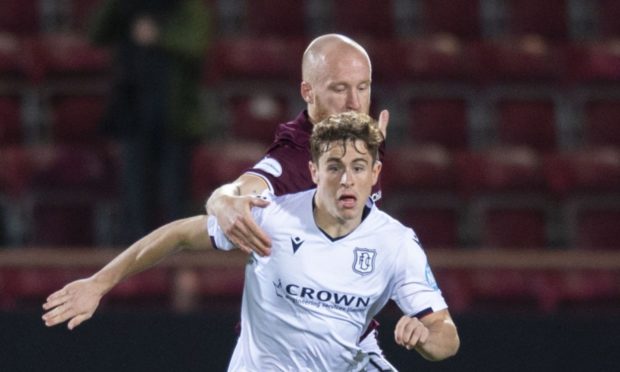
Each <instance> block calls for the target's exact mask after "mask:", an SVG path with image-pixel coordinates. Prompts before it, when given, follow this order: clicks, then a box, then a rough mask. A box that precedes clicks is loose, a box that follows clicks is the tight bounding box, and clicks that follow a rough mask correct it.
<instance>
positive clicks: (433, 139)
mask: <svg viewBox="0 0 620 372" xmlns="http://www.w3.org/2000/svg"><path fill="white" fill-rule="evenodd" d="M467 110H468V105H467V101H466V100H465V99H464V98H450V97H446V98H443V97H442V98H434V97H419V98H418V97H416V98H413V99H411V100H410V102H409V113H410V119H409V137H410V139H411V140H412V141H413V143H414V144H437V145H441V146H444V147H446V148H447V149H449V150H462V149H465V148H467V147H468V145H469V143H468V138H469V133H468V127H469V126H468V120H467Z"/></svg>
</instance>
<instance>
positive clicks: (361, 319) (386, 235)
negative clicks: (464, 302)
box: [208, 112, 459, 371]
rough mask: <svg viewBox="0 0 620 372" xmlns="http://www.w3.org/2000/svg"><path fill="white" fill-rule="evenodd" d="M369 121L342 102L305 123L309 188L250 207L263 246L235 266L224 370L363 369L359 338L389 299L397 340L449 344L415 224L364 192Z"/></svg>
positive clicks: (453, 340)
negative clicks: (235, 320) (240, 284)
mask: <svg viewBox="0 0 620 372" xmlns="http://www.w3.org/2000/svg"><path fill="white" fill-rule="evenodd" d="M371 123H374V122H373V121H372V119H371V118H370V117H369V116H367V115H365V114H358V113H353V112H348V113H343V114H339V115H334V116H331V117H330V118H328V119H327V120H325V121H323V122H321V123H319V124H318V125H316V126H315V128H314V130H313V134H312V136H311V152H312V161H311V162H310V172H311V175H312V179H313V181H314V182H315V183H316V184H317V189H315V190H314V189H313V190H309V191H304V192H300V193H295V194H288V195H284V196H280V197H275V198H270V197H268V198H269V199H270V200H271V203H270V205H269V206H268V207H266V208H265V209H261V208H255V209H254V210H253V213H254V217H255V220H256V221H257V223H258V224H259V226H261V228H263V229H264V230H265V231H266V232H267V233H268V234H269V236H270V237H271V239H272V252H271V255H270V256H259V255H258V254H252V255H251V258H250V259H249V261H248V264H247V266H246V272H245V275H246V281H245V288H244V292H243V303H242V313H241V314H242V315H241V316H242V324H243V327H242V328H241V335H240V337H239V341H238V343H237V346H236V348H235V351H234V354H233V357H232V360H231V364H230V366H229V371H364V370H368V369H370V370H374V367H373V366H372V365H371V359H370V356H369V355H368V354H366V353H365V352H364V351H362V349H361V348H360V346H359V339H360V336H361V335H362V332H363V331H364V330H365V329H366V327H367V325H368V324H369V322H370V321H371V319H372V317H373V316H374V315H376V314H377V313H378V312H379V310H380V309H381V308H382V307H383V306H384V305H385V304H386V303H387V301H388V300H389V299H393V300H394V301H395V302H396V303H397V304H398V306H399V307H400V308H401V310H402V311H403V313H404V314H405V315H404V316H403V317H402V318H401V319H400V321H399V322H398V324H397V326H396V329H395V340H396V342H397V343H399V344H401V345H402V346H405V347H406V348H415V349H416V350H417V351H418V352H420V354H422V355H423V356H424V357H426V358H428V359H431V360H441V359H444V358H447V357H449V356H451V355H453V354H455V353H456V351H457V349H458V347H459V339H458V335H457V332H456V327H455V325H454V323H453V321H452V319H451V317H450V315H449V312H448V310H447V305H446V303H445V301H444V299H443V297H442V295H441V291H440V290H439V288H438V287H437V284H436V283H435V280H434V279H433V275H432V271H431V269H430V267H429V265H428V262H427V259H426V256H425V254H424V252H423V250H422V248H421V247H420V245H419V243H418V239H417V237H416V235H415V233H414V232H413V230H411V229H410V228H407V227H405V226H403V225H402V224H400V223H399V222H398V221H396V220H394V219H393V218H391V217H389V216H388V215H387V214H385V213H384V212H382V211H380V210H378V209H377V208H376V206H374V205H372V202H371V201H370V198H369V197H370V194H371V188H372V186H373V185H374V184H375V183H376V181H377V178H378V175H379V173H380V170H381V163H380V162H378V161H377V150H378V146H379V144H380V143H381V140H382V136H381V134H380V131H379V129H378V127H377V126H376V125H374V124H371ZM208 226H209V234H210V235H211V236H212V239H213V243H214V245H215V247H216V248H218V249H225V250H229V249H234V248H235V246H234V245H233V244H232V243H231V242H230V241H229V240H228V239H227V238H226V235H225V234H224V233H223V232H222V230H221V229H220V228H219V226H218V225H217V221H216V219H215V218H214V217H210V218H209V222H208Z"/></svg>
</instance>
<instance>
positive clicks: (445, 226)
mask: <svg viewBox="0 0 620 372" xmlns="http://www.w3.org/2000/svg"><path fill="white" fill-rule="evenodd" d="M400 201H401V202H402V203H403V204H404V205H405V206H404V207H402V208H400V209H398V210H397V211H395V212H394V217H396V218H398V220H399V221H400V222H401V223H402V224H403V225H405V226H408V227H411V228H412V229H413V230H414V231H415V232H416V234H417V236H418V239H419V240H420V244H421V245H422V247H424V248H431V249H432V248H456V247H459V245H460V244H461V241H460V236H459V223H460V215H459V210H458V208H456V207H455V205H454V204H453V203H446V205H444V206H442V205H441V204H440V203H439V202H437V203H436V204H435V205H433V204H432V203H426V204H427V205H425V203H420V204H417V203H415V202H411V203H410V204H411V205H406V204H409V203H407V201H406V199H404V198H403V199H401V200H400Z"/></svg>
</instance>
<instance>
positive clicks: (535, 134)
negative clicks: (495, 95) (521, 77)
mask: <svg viewBox="0 0 620 372" xmlns="http://www.w3.org/2000/svg"><path fill="white" fill-rule="evenodd" d="M495 110H496V112H497V123H496V128H497V138H498V144H506V145H516V146H528V147H531V148H533V149H535V150H537V151H541V152H546V151H554V150H555V149H556V148H557V146H558V133H557V128H556V114H555V104H554V102H553V100H551V99H550V98H549V99H545V98H541V99H538V98H537V99H529V98H505V99H501V100H499V101H498V102H496V104H495Z"/></svg>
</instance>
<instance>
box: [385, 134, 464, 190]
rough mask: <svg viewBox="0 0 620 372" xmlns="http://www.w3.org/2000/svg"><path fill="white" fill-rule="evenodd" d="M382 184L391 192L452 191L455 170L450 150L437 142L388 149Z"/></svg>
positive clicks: (454, 183)
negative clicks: (435, 143)
mask: <svg viewBox="0 0 620 372" xmlns="http://www.w3.org/2000/svg"><path fill="white" fill-rule="evenodd" d="M382 172H383V173H382V176H381V177H382V178H381V183H382V186H383V187H384V188H385V189H386V190H387V195H390V194H391V193H392V192H428V191H440V190H443V191H453V190H454V189H455V185H456V172H455V168H454V164H453V159H452V155H451V153H450V152H449V151H448V150H447V149H446V148H444V147H442V146H437V145H403V146H400V147H395V148H390V149H389V151H387V152H386V155H385V159H384V161H383V170H382Z"/></svg>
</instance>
